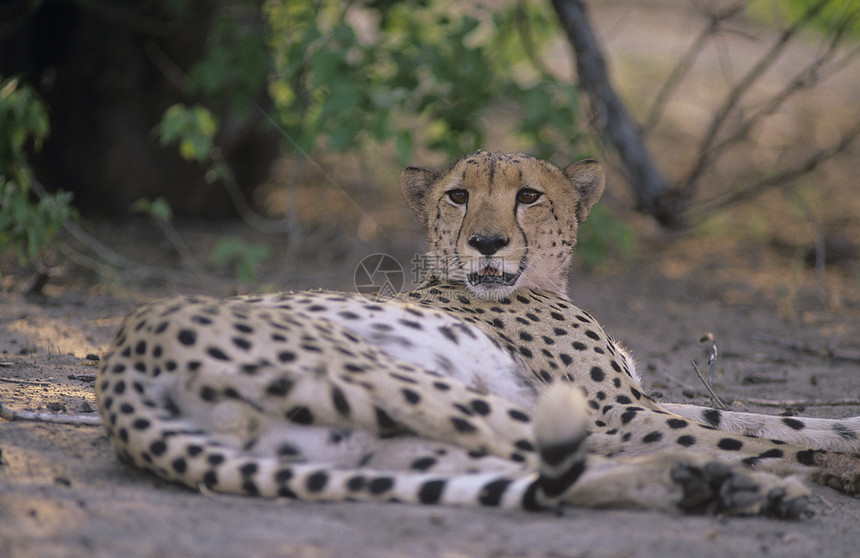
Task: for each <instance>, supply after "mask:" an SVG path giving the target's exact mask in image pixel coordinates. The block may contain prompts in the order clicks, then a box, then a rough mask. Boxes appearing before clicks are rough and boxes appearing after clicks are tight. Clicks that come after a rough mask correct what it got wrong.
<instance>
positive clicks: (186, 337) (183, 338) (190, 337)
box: [177, 329, 197, 346]
mask: <svg viewBox="0 0 860 558" xmlns="http://www.w3.org/2000/svg"><path fill="white" fill-rule="evenodd" d="M177 338H178V339H179V342H180V343H182V344H183V345H186V346H190V345H193V344H194V343H195V342H196V341H197V334H196V333H194V331H192V330H190V329H183V330H182V331H180V332H179V335H178V336H177Z"/></svg>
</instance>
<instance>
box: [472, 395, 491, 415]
mask: <svg viewBox="0 0 860 558" xmlns="http://www.w3.org/2000/svg"><path fill="white" fill-rule="evenodd" d="M469 405H470V406H471V407H472V410H473V411H475V412H476V413H478V414H479V415H481V416H487V415H489V414H490V406H489V404H487V402H486V401H483V400H481V399H473V400H472V401H471V403H469Z"/></svg>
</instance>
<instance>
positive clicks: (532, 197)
mask: <svg viewBox="0 0 860 558" xmlns="http://www.w3.org/2000/svg"><path fill="white" fill-rule="evenodd" d="M542 195H543V194H541V193H540V192H538V191H537V190H532V189H531V188H523V189H522V190H520V191H519V192H517V201H518V202H520V203H524V204H530V203H534V202H536V201H538V200H539V199H540V197H541V196H542Z"/></svg>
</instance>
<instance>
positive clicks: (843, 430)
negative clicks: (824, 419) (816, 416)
mask: <svg viewBox="0 0 860 558" xmlns="http://www.w3.org/2000/svg"><path fill="white" fill-rule="evenodd" d="M830 428H831V429H832V430H833V432H835V433H836V435H837V436H839V437H840V438H842V439H843V440H856V439H857V433H856V432H854V431H853V430H851V429H850V428H848V427H847V426H845V425H844V424H842V423H839V422H837V423H834V424H833V426H831V427H830Z"/></svg>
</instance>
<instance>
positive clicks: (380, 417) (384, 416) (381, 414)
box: [373, 407, 397, 430]
mask: <svg viewBox="0 0 860 558" xmlns="http://www.w3.org/2000/svg"><path fill="white" fill-rule="evenodd" d="M373 411H374V413H375V414H376V424H378V425H379V428H380V429H381V430H393V429H395V428H397V423H396V422H395V421H394V419H393V418H391V416H390V415H389V414H388V413H386V412H385V411H383V410H382V409H380V408H379V407H374V408H373Z"/></svg>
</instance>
